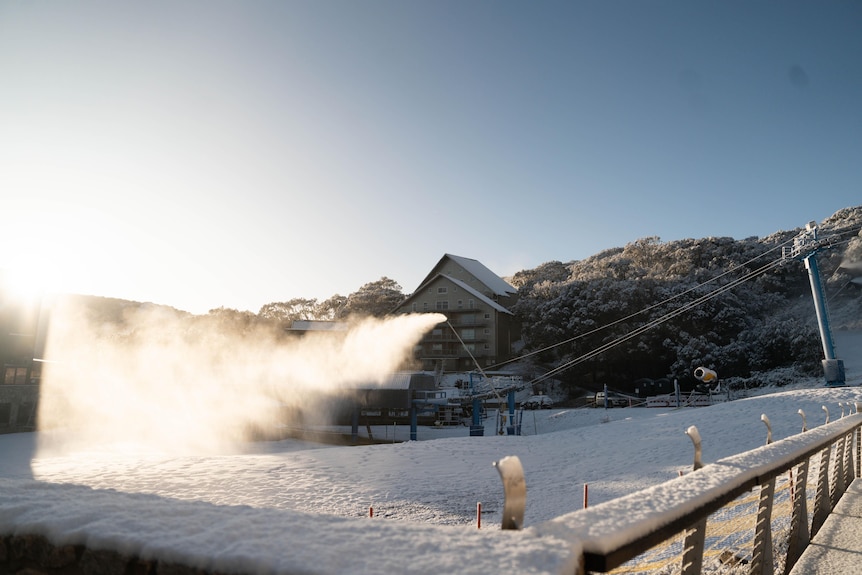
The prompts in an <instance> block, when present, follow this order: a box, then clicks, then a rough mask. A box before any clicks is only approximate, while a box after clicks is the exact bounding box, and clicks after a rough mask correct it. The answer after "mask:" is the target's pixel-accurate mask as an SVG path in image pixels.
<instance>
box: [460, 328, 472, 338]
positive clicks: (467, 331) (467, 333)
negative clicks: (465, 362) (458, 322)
mask: <svg viewBox="0 0 862 575" xmlns="http://www.w3.org/2000/svg"><path fill="white" fill-rule="evenodd" d="M461 337H462V338H464V339H476V330H475V329H462V330H461Z"/></svg>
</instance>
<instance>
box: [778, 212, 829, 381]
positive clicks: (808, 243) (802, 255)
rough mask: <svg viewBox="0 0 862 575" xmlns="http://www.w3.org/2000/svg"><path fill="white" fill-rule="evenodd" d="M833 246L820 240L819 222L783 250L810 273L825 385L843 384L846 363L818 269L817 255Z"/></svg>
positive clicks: (809, 225)
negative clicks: (837, 343)
mask: <svg viewBox="0 0 862 575" xmlns="http://www.w3.org/2000/svg"><path fill="white" fill-rule="evenodd" d="M830 246H831V241H830V239H829V238H825V239H820V238H818V237H817V222H808V224H807V225H806V226H805V231H804V232H802V233H800V234H799V235H798V236H796V238H795V239H794V240H793V246H792V247H785V248H784V249H783V250H782V257H783V258H784V259H795V260H802V261H803V262H805V269H807V270H808V280H809V281H810V283H811V295H812V297H813V298H814V310H815V311H816V312H817V325H818V327H819V328H820V341H821V343H822V344H823V355H824V356H825V359H824V360H823V361H822V364H823V374H824V375H825V376H826V385H828V386H841V385H844V361H843V360H840V359H837V358H836V357H835V343H834V342H833V340H832V331H831V330H830V329H829V314H828V313H827V309H826V297H825V296H824V294H823V283H822V282H821V280H820V271H819V269H818V268H817V252H819V251H820V250H822V249H825V248H828V247H830Z"/></svg>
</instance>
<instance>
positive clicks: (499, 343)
mask: <svg viewBox="0 0 862 575" xmlns="http://www.w3.org/2000/svg"><path fill="white" fill-rule="evenodd" d="M517 299H518V290H517V289H516V288H515V287H513V286H512V285H510V284H509V283H508V282H506V281H505V280H504V279H503V278H501V277H499V276H498V275H496V274H495V273H494V272H492V271H491V270H489V269H488V268H487V267H485V266H484V265H483V264H482V263H480V262H479V261H477V260H474V259H470V258H465V257H461V256H455V255H452V254H445V255H444V256H443V257H442V258H441V259H440V261H439V262H437V265H435V266H434V268H433V269H432V270H431V271H430V272H429V273H428V275H427V276H426V277H425V279H424V280H422V283H421V284H420V285H419V287H418V288H416V291H415V292H413V294H411V295H410V296H408V297H407V298H406V299H405V300H404V302H402V304H401V305H400V306H399V307H398V309H397V310H396V313H401V314H406V313H422V312H429V313H430V312H436V313H441V314H443V315H445V316H446V319H447V321H446V322H445V323H441V324H439V325H438V326H436V327H435V328H434V329H433V330H431V331H430V332H429V333H427V334H426V335H425V337H423V339H422V340H421V341H420V343H419V344H418V345H417V346H416V350H415V358H416V359H417V360H418V361H419V362H420V363H421V369H423V370H426V371H436V372H438V373H440V372H453V371H454V372H457V371H472V370H475V369H476V367H477V366H476V363H478V364H479V367H481V368H482V369H485V368H489V367H492V366H495V365H498V364H500V363H503V362H506V361H508V360H509V359H511V358H512V357H513V349H512V346H513V344H514V343H515V342H517V341H518V340H519V339H520V337H521V334H520V323H519V322H518V320H517V319H516V318H515V315H514V314H513V313H512V311H511V306H512V305H514V304H515V302H516V301H517ZM474 360H475V361H474Z"/></svg>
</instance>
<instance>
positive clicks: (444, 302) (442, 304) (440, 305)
mask: <svg viewBox="0 0 862 575" xmlns="http://www.w3.org/2000/svg"><path fill="white" fill-rule="evenodd" d="M437 309H438V310H439V309H449V300H447V299H443V300H440V301H438V302H437Z"/></svg>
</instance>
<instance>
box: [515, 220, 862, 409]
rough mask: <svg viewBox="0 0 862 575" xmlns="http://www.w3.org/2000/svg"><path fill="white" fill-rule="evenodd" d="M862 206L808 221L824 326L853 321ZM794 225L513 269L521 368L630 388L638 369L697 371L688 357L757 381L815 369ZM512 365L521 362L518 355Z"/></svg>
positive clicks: (859, 300) (812, 324)
mask: <svg viewBox="0 0 862 575" xmlns="http://www.w3.org/2000/svg"><path fill="white" fill-rule="evenodd" d="M860 225H862V206H860V207H856V208H847V209H844V210H841V211H839V212H837V213H836V214H834V215H833V216H832V217H830V218H828V219H827V220H825V221H824V222H822V223H821V224H820V226H819V227H818V229H817V237H818V238H819V240H820V243H819V244H818V245H820V246H822V247H821V248H820V249H818V250H817V252H816V255H815V256H814V257H816V258H817V262H818V266H819V269H820V273H821V279H822V283H823V284H824V289H825V293H826V296H827V301H828V308H829V310H830V319H831V320H832V328H833V330H836V329H858V328H862V283H860V282H862V269H860V265H862V235H860ZM803 231H804V228H799V229H795V230H789V231H780V232H776V233H774V234H772V235H770V236H767V237H764V238H757V237H751V238H746V239H742V240H735V239H733V238H728V237H722V238H714V237H713V238H701V239H684V240H678V241H669V242H662V241H661V240H660V239H659V238H658V237H649V238H643V239H639V240H637V241H634V242H632V243H630V244H628V245H626V246H624V247H620V248H613V249H608V250H605V251H603V252H601V253H598V254H596V255H594V256H592V257H590V258H587V259H584V260H581V261H573V262H568V263H562V262H559V261H552V262H548V263H545V264H542V265H540V266H538V267H536V268H534V269H531V270H524V271H521V272H518V273H517V274H515V275H514V276H513V277H512V278H510V279H509V281H510V282H511V283H512V284H513V285H514V286H515V287H517V288H518V290H519V301H518V303H517V304H516V306H515V308H514V311H515V312H516V314H517V315H518V316H519V317H520V319H521V321H522V333H523V349H522V350H521V356H522V357H525V360H524V363H526V364H528V366H529V367H527V368H526V370H527V371H529V372H533V373H544V372H547V371H548V370H554V371H555V373H556V375H555V377H556V378H558V379H559V380H560V381H562V382H563V383H564V384H565V385H568V386H569V387H571V388H574V387H575V386H577V387H585V388H588V389H589V388H592V389H595V388H596V387H597V386H599V385H601V384H607V385H609V386H610V387H611V388H614V389H617V390H620V391H625V392H632V391H633V390H634V387H635V386H636V382H638V381H639V380H640V381H643V380H647V379H648V380H664V381H665V382H668V381H672V380H673V379H679V381H680V383H681V384H683V385H686V386H693V385H694V384H695V383H697V382H696V381H695V380H694V378H693V376H692V372H693V371H694V369H695V368H697V367H698V366H705V367H708V368H710V369H714V370H716V371H717V372H719V374H720V375H721V376H722V378H723V379H725V381H729V382H734V381H735V382H737V383H738V384H740V385H750V386H756V385H758V376H759V374H760V373H763V372H767V371H772V370H775V369H778V368H786V369H787V370H788V376H792V375H793V374H804V375H816V374H820V373H822V371H821V364H820V360H821V359H822V357H823V352H822V348H821V340H820V335H819V330H818V327H817V318H816V313H815V308H814V303H813V298H812V295H811V287H810V283H809V278H808V274H807V272H806V269H805V265H804V262H802V261H800V260H799V259H789V258H784V257H783V254H784V252H785V251H786V249H787V248H788V247H792V246H793V244H794V239H795V238H796V237H797V236H799V234H800V233H801V232H803ZM522 369H524V366H523V365H522Z"/></svg>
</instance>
